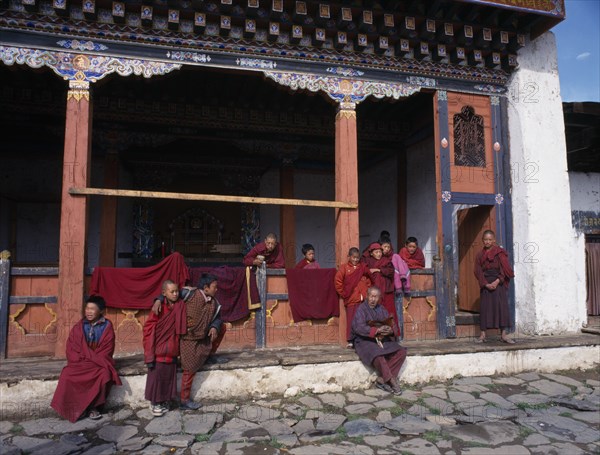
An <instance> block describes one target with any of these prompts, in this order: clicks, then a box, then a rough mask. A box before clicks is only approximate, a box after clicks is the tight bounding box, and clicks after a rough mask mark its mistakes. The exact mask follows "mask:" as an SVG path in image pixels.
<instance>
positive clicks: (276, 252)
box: [244, 232, 285, 269]
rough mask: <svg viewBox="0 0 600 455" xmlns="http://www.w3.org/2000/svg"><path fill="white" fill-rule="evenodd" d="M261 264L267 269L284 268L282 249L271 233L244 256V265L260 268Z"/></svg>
mask: <svg viewBox="0 0 600 455" xmlns="http://www.w3.org/2000/svg"><path fill="white" fill-rule="evenodd" d="M263 262H264V263H265V264H266V265H267V268H268V269H283V268H284V267H285V259H284V258H283V249H282V248H281V245H280V244H279V243H278V242H277V236H276V235H275V234H273V233H272V232H271V233H269V234H267V236H266V237H265V240H264V241H263V242H260V243H259V244H258V245H256V246H255V247H254V248H252V249H251V250H250V251H249V252H248V254H247V255H246V256H244V265H247V266H253V265H255V266H257V267H260V266H261V265H262V263H263Z"/></svg>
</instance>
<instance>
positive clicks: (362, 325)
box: [351, 286, 406, 395]
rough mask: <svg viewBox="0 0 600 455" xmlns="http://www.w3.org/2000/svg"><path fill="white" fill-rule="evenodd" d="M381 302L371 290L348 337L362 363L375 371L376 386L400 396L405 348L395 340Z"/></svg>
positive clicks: (355, 317) (372, 289)
mask: <svg viewBox="0 0 600 455" xmlns="http://www.w3.org/2000/svg"><path fill="white" fill-rule="evenodd" d="M380 301H381V291H380V290H379V288H377V287H375V286H373V287H370V288H369V290H368V291H367V300H366V301H364V302H363V303H361V304H360V306H359V307H358V309H357V310H356V313H355V315H354V319H353V320H352V332H351V337H352V340H353V342H354V349H355V350H356V353H357V354H358V357H359V358H360V360H361V361H362V363H363V364H365V366H367V367H373V368H375V370H376V371H377V381H376V382H375V386H376V387H377V388H379V389H382V390H385V391H386V392H391V393H393V394H394V395H401V394H402V389H400V385H399V384H398V373H399V372H400V368H402V364H403V363H404V360H405V359H406V348H403V347H402V346H400V345H399V344H398V342H397V341H396V340H395V336H394V330H393V329H392V327H393V325H392V324H390V323H389V321H390V315H389V313H388V312H387V310H386V309H385V308H384V307H383V306H382V305H380Z"/></svg>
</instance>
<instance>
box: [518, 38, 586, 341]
mask: <svg viewBox="0 0 600 455" xmlns="http://www.w3.org/2000/svg"><path fill="white" fill-rule="evenodd" d="M518 63H519V68H518V70H517V71H516V72H515V73H514V75H513V77H512V79H511V82H510V85H509V94H508V97H507V114H508V131H509V138H510V139H509V144H508V145H509V150H510V165H511V184H512V202H513V231H514V262H515V273H516V278H515V294H516V324H517V330H518V331H520V332H523V333H528V334H547V335H550V334H557V333H564V332H575V331H577V330H579V329H580V328H581V326H582V323H583V322H584V321H585V303H584V302H583V301H580V300H579V299H578V286H577V279H578V276H577V266H576V250H577V241H576V238H575V232H574V230H573V227H572V225H571V200H570V192H569V177H568V174H567V159H566V141H565V133H564V131H565V126H564V119H563V111H562V101H561V97H560V85H559V78H558V65H557V55H556V41H555V39H554V35H553V34H552V33H545V34H544V35H542V36H540V37H539V38H537V39H536V40H534V41H532V42H531V43H528V44H527V45H526V46H525V47H524V48H523V49H522V50H521V51H520V52H519V55H518Z"/></svg>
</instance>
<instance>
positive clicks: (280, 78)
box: [264, 71, 421, 110]
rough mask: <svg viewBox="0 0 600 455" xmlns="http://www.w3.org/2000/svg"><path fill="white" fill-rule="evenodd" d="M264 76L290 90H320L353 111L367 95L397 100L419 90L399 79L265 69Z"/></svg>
mask: <svg viewBox="0 0 600 455" xmlns="http://www.w3.org/2000/svg"><path fill="white" fill-rule="evenodd" d="M264 74H265V76H267V77H268V78H270V79H272V80H274V81H275V82H277V83H278V84H280V85H284V86H286V87H289V88H291V89H292V90H309V91H311V92H319V91H321V92H323V93H325V94H326V95H327V96H329V97H330V98H331V99H332V100H334V101H335V102H337V103H339V104H340V106H341V108H342V109H343V110H354V109H355V108H356V105H357V104H358V103H360V102H362V101H364V100H365V99H366V98H367V97H369V96H374V97H375V98H393V99H399V98H402V97H407V96H410V95H412V94H413V93H416V92H418V91H420V90H421V87H420V86H418V85H411V84H407V83H403V82H375V81H365V80H360V79H348V78H341V77H329V76H320V75H317V74H304V73H276V72H272V71H265V73H264Z"/></svg>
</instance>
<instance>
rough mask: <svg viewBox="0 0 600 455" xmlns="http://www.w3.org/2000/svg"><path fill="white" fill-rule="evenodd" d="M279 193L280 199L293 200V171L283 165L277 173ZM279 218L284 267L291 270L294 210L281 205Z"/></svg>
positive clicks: (293, 252)
mask: <svg viewBox="0 0 600 455" xmlns="http://www.w3.org/2000/svg"><path fill="white" fill-rule="evenodd" d="M279 192H280V194H281V197H282V198H285V199H293V198H294V169H293V168H292V167H291V166H289V165H284V166H283V167H282V168H281V169H280V171H279ZM279 217H280V219H279V221H280V222H279V225H280V226H281V228H280V229H281V233H280V235H281V238H280V242H281V247H282V248H283V256H284V257H285V267H286V268H288V269H292V268H294V266H295V265H296V210H295V208H294V207H293V206H291V205H282V206H281V208H280V209H279Z"/></svg>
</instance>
